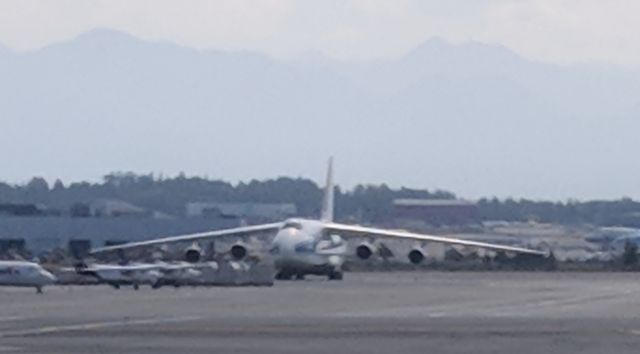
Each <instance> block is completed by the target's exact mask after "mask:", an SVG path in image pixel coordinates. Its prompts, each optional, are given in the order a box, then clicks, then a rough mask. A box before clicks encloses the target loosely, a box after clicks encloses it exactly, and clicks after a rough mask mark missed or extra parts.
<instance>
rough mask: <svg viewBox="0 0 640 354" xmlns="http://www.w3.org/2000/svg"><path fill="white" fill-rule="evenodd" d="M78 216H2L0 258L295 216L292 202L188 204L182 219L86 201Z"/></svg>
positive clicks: (26, 212)
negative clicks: (16, 254)
mask: <svg viewBox="0 0 640 354" xmlns="http://www.w3.org/2000/svg"><path fill="white" fill-rule="evenodd" d="M82 209H86V210H83V211H82V212H80V213H75V214H69V215H45V214H43V213H41V212H37V213H35V212H32V211H33V210H36V209H33V208H31V207H29V206H12V207H9V206H6V207H5V208H4V210H5V212H3V213H0V255H1V254H3V253H5V252H7V251H10V250H13V251H17V252H19V253H22V252H25V251H28V252H30V253H31V254H34V255H37V254H40V253H42V252H45V251H49V250H53V249H63V250H66V251H69V252H70V253H71V254H82V253H85V252H86V251H88V250H89V249H90V248H93V247H101V246H105V245H107V246H108V245H114V244H120V243H124V242H130V241H141V240H146V239H151V238H156V237H162V236H170V235H180V234H187V233H195V232H202V231H206V230H215V229H223V228H231V227H237V226H240V225H244V224H247V223H255V222H272V221H280V220H282V219H283V218H285V217H289V216H293V215H295V213H296V208H295V206H294V205H292V204H252V203H189V204H188V205H187V208H186V215H180V216H170V215H166V214H162V213H157V212H149V211H147V210H144V209H142V208H139V207H136V206H133V205H131V204H128V203H124V202H117V201H99V202H94V203H89V204H87V205H86V206H85V207H83V208H82Z"/></svg>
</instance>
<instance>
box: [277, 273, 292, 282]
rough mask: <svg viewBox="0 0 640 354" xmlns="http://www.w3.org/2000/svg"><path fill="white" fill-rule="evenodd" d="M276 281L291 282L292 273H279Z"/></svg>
mask: <svg viewBox="0 0 640 354" xmlns="http://www.w3.org/2000/svg"><path fill="white" fill-rule="evenodd" d="M276 279H277V280H291V273H288V272H278V274H276Z"/></svg>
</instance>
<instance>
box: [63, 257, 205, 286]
mask: <svg viewBox="0 0 640 354" xmlns="http://www.w3.org/2000/svg"><path fill="white" fill-rule="evenodd" d="M205 267H208V268H211V269H214V268H217V264H216V263H215V262H213V263H200V264H197V265H196V264H193V263H187V262H177V263H163V262H160V263H132V264H126V265H118V264H92V265H90V266H88V265H86V264H78V265H77V266H76V268H75V271H76V273H78V274H81V275H87V276H92V277H94V278H96V279H98V281H100V282H101V283H105V284H109V285H111V286H113V287H114V288H116V289H120V286H123V285H131V286H133V288H134V289H135V290H138V289H139V287H140V285H150V286H151V287H152V288H159V287H160V286H163V285H173V286H176V287H177V286H180V285H182V284H183V283H188V282H190V281H191V280H194V279H196V278H197V277H199V276H200V275H201V274H202V272H201V269H202V268H205Z"/></svg>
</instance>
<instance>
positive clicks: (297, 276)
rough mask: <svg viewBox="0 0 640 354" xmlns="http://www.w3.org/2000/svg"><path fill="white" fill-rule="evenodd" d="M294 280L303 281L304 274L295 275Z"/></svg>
mask: <svg viewBox="0 0 640 354" xmlns="http://www.w3.org/2000/svg"><path fill="white" fill-rule="evenodd" d="M296 280H304V274H302V273H298V274H296Z"/></svg>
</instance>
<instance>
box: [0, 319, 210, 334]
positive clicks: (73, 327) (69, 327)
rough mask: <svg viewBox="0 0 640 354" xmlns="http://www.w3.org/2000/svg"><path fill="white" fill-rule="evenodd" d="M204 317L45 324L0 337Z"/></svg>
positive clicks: (149, 323)
mask: <svg viewBox="0 0 640 354" xmlns="http://www.w3.org/2000/svg"><path fill="white" fill-rule="evenodd" d="M202 318H203V317H202V316H182V317H168V318H147V319H138V320H119V321H105V322H92V323H82V324H71V325H61V326H43V327H37V328H29V329H21V330H15V331H5V332H1V333H0V338H6V337H24V336H35V335H42V334H52V333H60V332H70V331H89V330H95V329H104V328H113V327H125V326H135V325H152V324H162V323H177V322H188V321H195V320H199V319H202Z"/></svg>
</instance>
